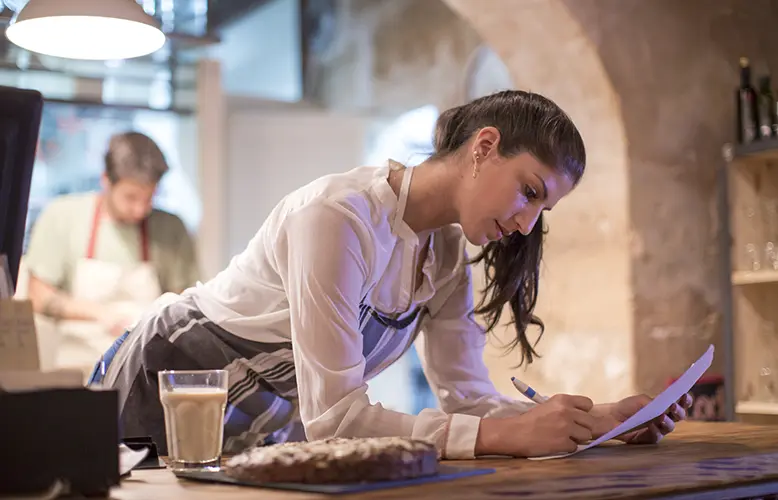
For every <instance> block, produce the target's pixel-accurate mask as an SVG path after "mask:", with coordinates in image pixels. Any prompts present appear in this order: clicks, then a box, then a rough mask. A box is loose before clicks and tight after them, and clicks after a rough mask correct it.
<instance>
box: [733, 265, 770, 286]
mask: <svg viewBox="0 0 778 500" xmlns="http://www.w3.org/2000/svg"><path fill="white" fill-rule="evenodd" d="M758 283H778V271H774V270H772V269H766V270H764V271H735V272H734V273H732V284H733V285H755V284H758Z"/></svg>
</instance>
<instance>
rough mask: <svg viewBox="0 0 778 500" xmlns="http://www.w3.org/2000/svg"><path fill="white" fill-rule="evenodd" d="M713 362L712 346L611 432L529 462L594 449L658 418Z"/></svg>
mask: <svg viewBox="0 0 778 500" xmlns="http://www.w3.org/2000/svg"><path fill="white" fill-rule="evenodd" d="M712 362H713V345H712V344H711V345H710V347H708V350H707V351H705V354H703V355H702V356H701V357H700V359H698V360H697V361H695V362H694V363H693V364H692V366H691V367H689V369H688V370H686V373H684V374H683V375H681V376H680V377H679V378H678V380H676V381H675V382H673V383H672V384H671V385H670V387H668V388H667V389H665V390H664V391H663V392H662V393H661V394H660V395H659V396H657V397H655V398H654V399H653V400H652V401H651V402H650V403H648V404H647V405H646V406H644V407H643V408H641V409H640V411H638V412H637V413H635V414H634V415H632V416H631V417H630V418H628V419H627V420H626V421H625V422H623V423H622V424H621V425H619V426H617V427H616V428H615V429H613V430H612V431H610V432H608V433H606V434H603V435H602V436H600V437H599V438H597V439H595V440H594V441H592V442H591V443H589V444H585V445H584V444H582V445H578V449H577V450H576V451H574V452H572V453H562V454H559V455H548V456H545V457H532V458H530V460H551V459H554V458H563V457H569V456H571V455H575V454H576V453H580V452H582V451H584V450H588V449H589V448H594V447H595V446H598V445H600V444H602V443H604V442H605V441H608V440H609V439H613V438H615V437H616V436H619V435H621V434H624V433H627V432H629V431H631V430H632V429H635V428H636V427H639V426H641V425H643V424H645V423H647V422H650V421H651V420H653V419H655V418H657V417H658V416H660V415H662V414H663V413H665V412H666V411H667V410H668V409H669V408H670V406H672V404H673V403H675V402H677V401H678V400H679V399H681V396H683V395H684V394H686V393H687V392H689V390H691V388H692V386H694V384H696V383H697V381H698V380H699V379H700V377H702V375H703V374H704V373H705V372H706V371H707V370H708V368H710V365H711V363H712Z"/></svg>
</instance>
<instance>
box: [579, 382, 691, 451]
mask: <svg viewBox="0 0 778 500" xmlns="http://www.w3.org/2000/svg"><path fill="white" fill-rule="evenodd" d="M650 402H651V398H650V397H648V396H646V395H645V394H641V395H638V396H630V397H628V398H624V399H622V400H621V401H619V402H617V403H611V404H607V405H597V406H595V407H594V408H592V413H594V414H595V416H597V417H598V419H600V421H601V424H600V425H598V426H597V427H598V428H600V429H602V432H597V433H596V434H597V435H602V434H605V433H606V432H608V431H610V430H611V429H614V428H615V427H616V426H618V425H620V424H621V423H622V422H624V421H626V420H627V419H628V418H629V417H631V416H632V415H634V414H635V413H637V412H638V411H639V410H640V409H641V408H643V407H644V406H646V405H647V404H648V403H650ZM691 406H692V396H691V394H684V395H683V396H682V397H681V399H679V400H678V401H677V402H676V403H673V404H672V405H671V406H670V408H668V409H667V411H666V412H665V413H663V414H662V415H660V416H659V417H657V418H655V419H654V420H652V421H651V422H648V423H647V424H644V425H642V426H640V427H639V428H637V429H635V430H633V431H630V432H628V433H626V434H622V435H621V436H618V437H617V438H616V439H618V440H619V441H624V442H625V443H628V444H653V443H658V442H659V441H660V440H661V439H662V438H663V437H665V435H667V434H670V433H671V432H673V429H675V423H676V422H680V421H681V420H684V419H685V418H686V410H688V409H689V408H691Z"/></svg>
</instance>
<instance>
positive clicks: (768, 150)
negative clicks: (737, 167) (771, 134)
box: [732, 138, 778, 160]
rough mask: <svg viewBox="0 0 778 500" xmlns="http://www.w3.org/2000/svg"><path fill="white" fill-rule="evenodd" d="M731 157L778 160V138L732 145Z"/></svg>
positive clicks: (735, 158) (737, 158) (734, 158)
mask: <svg viewBox="0 0 778 500" xmlns="http://www.w3.org/2000/svg"><path fill="white" fill-rule="evenodd" d="M732 159H733V160H741V159H748V160H778V138H773V139H762V140H760V141H754V142H752V143H750V144H736V145H733V148H732Z"/></svg>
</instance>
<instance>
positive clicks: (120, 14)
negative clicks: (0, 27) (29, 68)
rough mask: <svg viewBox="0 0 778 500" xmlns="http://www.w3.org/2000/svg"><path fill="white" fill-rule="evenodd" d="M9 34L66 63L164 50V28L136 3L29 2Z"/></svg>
mask: <svg viewBox="0 0 778 500" xmlns="http://www.w3.org/2000/svg"><path fill="white" fill-rule="evenodd" d="M5 34H6V37H8V39H9V40H10V41H11V42H12V43H14V44H16V45H18V46H19V47H22V48H23V49H27V50H29V51H31V52H37V53H39V54H45V55H48V56H55V57H64V58H67V59H86V60H113V59H131V58H134V57H140V56H145V55H148V54H151V53H153V52H156V51H157V50H159V49H161V48H162V47H163V46H164V45H165V34H164V33H162V31H161V30H160V27H159V23H158V22H157V21H156V19H154V18H153V17H151V16H150V15H148V14H146V13H145V12H144V11H143V8H142V7H141V6H140V5H138V4H137V3H135V1H134V0H29V2H28V3H27V5H25V6H24V8H23V9H22V10H20V11H19V12H18V13H17V14H16V15H15V16H14V18H13V19H12V20H11V24H10V25H9V26H8V28H7V29H6V32H5Z"/></svg>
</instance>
